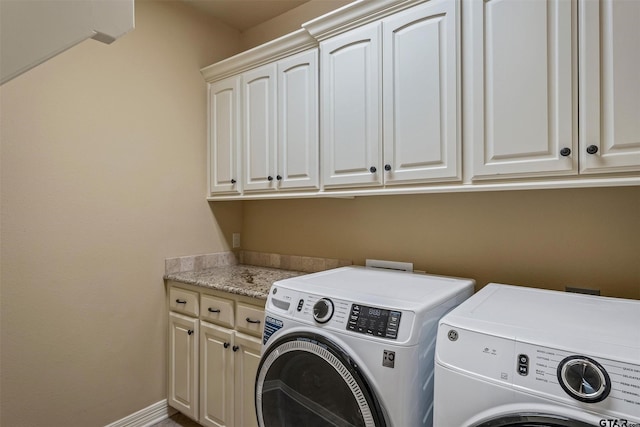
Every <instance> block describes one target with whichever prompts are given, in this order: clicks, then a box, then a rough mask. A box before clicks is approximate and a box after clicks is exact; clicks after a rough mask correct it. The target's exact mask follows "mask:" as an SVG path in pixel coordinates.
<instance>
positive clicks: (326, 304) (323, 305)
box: [313, 298, 333, 323]
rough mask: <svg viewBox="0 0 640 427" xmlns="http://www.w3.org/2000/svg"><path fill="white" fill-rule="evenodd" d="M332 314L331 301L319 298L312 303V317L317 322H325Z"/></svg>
mask: <svg viewBox="0 0 640 427" xmlns="http://www.w3.org/2000/svg"><path fill="white" fill-rule="evenodd" d="M332 316H333V301H331V300H330V299H329V298H321V299H319V300H318V302H316V303H315V304H314V305H313V319H314V320H315V321H316V322H318V323H327V322H328V321H329V320H331V317H332Z"/></svg>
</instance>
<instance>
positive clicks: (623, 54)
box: [579, 0, 640, 173]
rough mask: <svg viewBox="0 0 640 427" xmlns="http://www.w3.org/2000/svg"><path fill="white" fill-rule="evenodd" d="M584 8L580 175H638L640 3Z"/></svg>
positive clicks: (608, 0)
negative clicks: (607, 173)
mask: <svg viewBox="0 0 640 427" xmlns="http://www.w3.org/2000/svg"><path fill="white" fill-rule="evenodd" d="M579 10H580V26H579V27H580V35H579V40H580V172H581V173H597V172H625V171H638V170H640V78H638V76H640V48H639V47H638V42H640V2H638V1H631V0H629V1H613V0H602V1H595V0H588V1H587V0H582V1H581V2H580V4H579ZM587 149H589V150H588V151H587ZM596 149H597V150H596Z"/></svg>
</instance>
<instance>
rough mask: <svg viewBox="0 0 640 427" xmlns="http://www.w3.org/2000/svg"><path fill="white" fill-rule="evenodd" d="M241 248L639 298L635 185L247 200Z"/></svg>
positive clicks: (639, 199) (639, 219)
mask: <svg viewBox="0 0 640 427" xmlns="http://www.w3.org/2000/svg"><path fill="white" fill-rule="evenodd" d="M242 246H243V249H246V250H253V251H263V252H275V253H281V254H295V255H307V256H318V257H331V258H346V259H352V260H353V261H354V263H356V264H360V265H362V264H364V260H365V259H366V258H373V259H390V260H395V261H409V262H413V263H414V267H415V268H416V269H419V270H426V271H427V272H431V273H436V274H445V275H454V276H462V277H471V278H473V279H475V280H476V281H477V284H478V286H477V288H479V287H481V286H483V285H485V284H486V283H488V282H491V281H493V282H502V283H509V284H516V285H524V286H534V287H541V288H548V289H561V290H564V287H565V286H575V287H583V288H597V289H600V290H601V291H602V294H603V295H609V296H616V297H625V298H636V299H640V187H632V188H596V189H572V190H569V189H567V190H531V191H508V192H484V193H458V194H426V195H416V196H385V197H361V198H355V199H318V200H280V201H251V202H245V204H244V226H243V234H242Z"/></svg>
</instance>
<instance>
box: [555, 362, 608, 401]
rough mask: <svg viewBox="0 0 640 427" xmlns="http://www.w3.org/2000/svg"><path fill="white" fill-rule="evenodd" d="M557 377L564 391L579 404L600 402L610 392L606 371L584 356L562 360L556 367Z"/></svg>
mask: <svg viewBox="0 0 640 427" xmlns="http://www.w3.org/2000/svg"><path fill="white" fill-rule="evenodd" d="M557 375H558V381H559V382H560V385H561V386H562V388H563V389H564V391H565V392H567V394H568V395H569V396H571V397H573V398H574V399H576V400H579V401H581V402H587V403H596V402H601V401H603V400H604V399H606V398H607V396H608V395H609V392H610V391H611V380H610V379H609V374H607V371H606V370H605V369H604V368H603V367H602V365H600V364H599V363H598V362H596V361H595V360H593V359H591V358H589V357H586V356H569V357H567V358H565V359H563V360H562V361H561V362H560V364H559V365H558V372H557Z"/></svg>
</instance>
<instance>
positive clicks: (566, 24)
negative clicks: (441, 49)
mask: <svg viewBox="0 0 640 427" xmlns="http://www.w3.org/2000/svg"><path fill="white" fill-rule="evenodd" d="M462 6H463V9H462V13H463V16H462V22H463V24H462V25H463V26H464V27H465V29H467V28H468V31H465V32H464V34H463V37H464V40H463V45H462V49H463V60H462V62H463V81H465V82H466V83H465V87H464V90H463V94H464V95H463V96H464V97H465V98H464V101H463V102H464V104H465V107H464V111H463V116H464V120H465V122H464V130H463V133H464V135H465V140H466V141H468V142H469V143H470V144H471V150H472V158H473V165H472V169H473V170H472V178H474V179H478V178H498V177H501V176H504V175H506V176H536V175H567V174H575V173H577V156H576V155H575V152H576V151H575V150H576V147H577V132H576V130H577V115H576V110H575V109H574V108H573V106H574V105H575V103H576V102H577V98H576V90H575V85H576V82H577V80H576V77H577V76H576V72H575V70H576V67H575V66H574V63H575V61H576V44H577V43H576V38H575V35H576V33H577V31H576V16H577V15H576V1H575V0H570V1H565V0H548V1H531V0H509V1H506V0H488V1H476V0H467V1H465V2H464V3H463V5H462ZM563 149H567V150H571V153H570V154H569V152H568V151H567V150H563ZM561 153H563V154H565V155H562V154H561ZM566 154H569V155H566Z"/></svg>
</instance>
